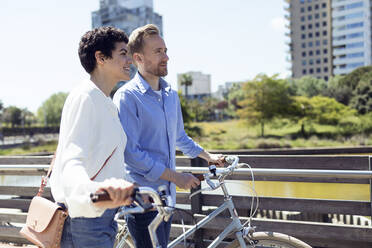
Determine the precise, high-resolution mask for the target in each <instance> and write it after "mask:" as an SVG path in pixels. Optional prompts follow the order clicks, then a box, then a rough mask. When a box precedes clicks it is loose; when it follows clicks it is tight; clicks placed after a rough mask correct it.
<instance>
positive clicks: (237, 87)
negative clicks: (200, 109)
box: [226, 83, 244, 118]
mask: <svg viewBox="0 0 372 248" xmlns="http://www.w3.org/2000/svg"><path fill="white" fill-rule="evenodd" d="M243 85H244V84H242V83H239V84H238V83H235V84H233V86H232V87H231V88H230V89H229V93H228V94H227V102H228V106H227V111H226V113H227V114H228V115H229V116H231V117H233V118H235V117H236V116H237V114H236V111H237V110H238V109H241V108H242V106H240V105H239V102H241V101H242V100H243V99H244V91H243Z"/></svg>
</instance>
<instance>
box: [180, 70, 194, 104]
mask: <svg viewBox="0 0 372 248" xmlns="http://www.w3.org/2000/svg"><path fill="white" fill-rule="evenodd" d="M181 85H185V96H186V98H187V96H188V92H187V90H188V88H189V86H191V85H192V77H191V75H189V74H187V73H184V74H182V75H181Z"/></svg>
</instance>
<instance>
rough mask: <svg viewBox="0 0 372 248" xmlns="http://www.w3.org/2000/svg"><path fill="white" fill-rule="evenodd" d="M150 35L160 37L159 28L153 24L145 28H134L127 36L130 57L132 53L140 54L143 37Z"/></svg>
mask: <svg viewBox="0 0 372 248" xmlns="http://www.w3.org/2000/svg"><path fill="white" fill-rule="evenodd" d="M151 35H160V31H159V28H158V27H157V26H156V25H154V24H147V25H145V26H142V27H139V28H136V29H135V30H134V31H133V32H132V33H131V34H130V36H129V42H128V49H129V52H130V53H131V54H132V55H133V54H134V53H139V52H142V49H143V47H144V39H145V37H148V36H151Z"/></svg>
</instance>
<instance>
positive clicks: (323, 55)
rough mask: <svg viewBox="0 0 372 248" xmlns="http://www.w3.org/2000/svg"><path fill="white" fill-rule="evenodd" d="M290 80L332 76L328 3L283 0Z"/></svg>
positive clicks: (330, 27) (330, 26)
mask: <svg viewBox="0 0 372 248" xmlns="http://www.w3.org/2000/svg"><path fill="white" fill-rule="evenodd" d="M286 3H288V6H286V7H285V9H286V10H287V12H288V13H287V14H286V15H285V17H286V19H287V20H288V21H289V29H290V32H289V33H287V35H288V36H289V37H290V42H289V53H290V57H291V59H290V60H291V64H292V67H291V70H292V77H294V78H300V77H302V76H306V75H310V76H313V77H317V78H323V79H325V80H328V78H329V77H330V76H332V69H333V68H332V39H331V37H332V32H331V31H332V25H331V20H332V19H331V18H332V15H331V0H286Z"/></svg>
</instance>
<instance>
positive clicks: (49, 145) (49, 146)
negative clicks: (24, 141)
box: [0, 141, 57, 156]
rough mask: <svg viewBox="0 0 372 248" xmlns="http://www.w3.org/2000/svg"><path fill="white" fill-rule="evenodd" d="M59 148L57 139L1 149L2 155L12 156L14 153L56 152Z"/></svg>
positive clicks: (0, 153)
mask: <svg viewBox="0 0 372 248" xmlns="http://www.w3.org/2000/svg"><path fill="white" fill-rule="evenodd" d="M56 149H57V141H48V142H45V144H42V145H39V146H32V145H23V146H22V147H18V148H10V149H2V150H0V155H1V156H12V155H23V154H32V153H39V152H50V153H54V152H55V150H56Z"/></svg>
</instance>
